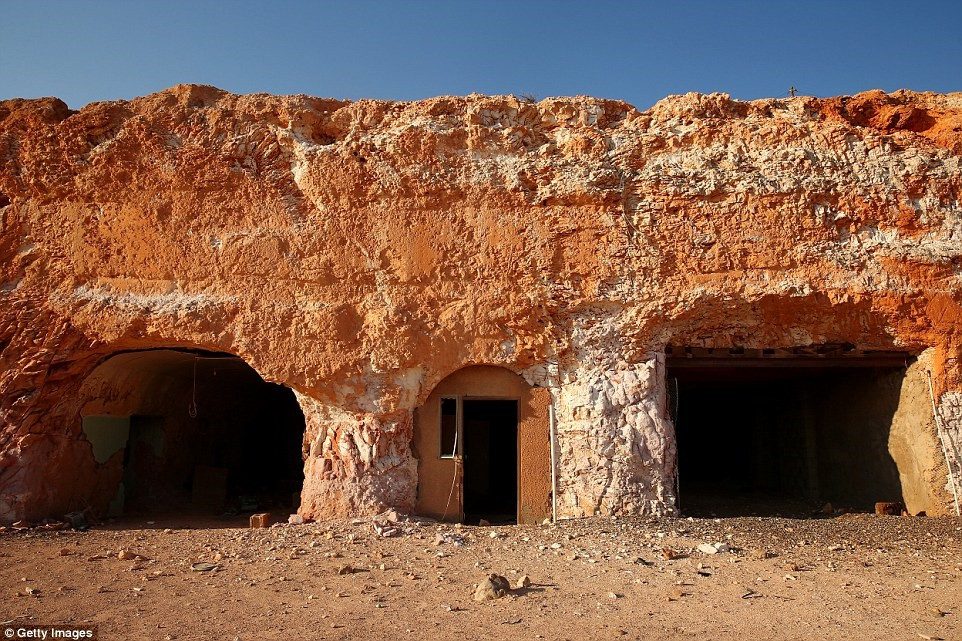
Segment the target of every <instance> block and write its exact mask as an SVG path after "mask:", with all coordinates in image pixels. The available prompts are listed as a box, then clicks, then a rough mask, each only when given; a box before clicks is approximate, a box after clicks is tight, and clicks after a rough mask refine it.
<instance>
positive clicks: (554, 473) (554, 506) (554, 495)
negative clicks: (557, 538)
mask: <svg viewBox="0 0 962 641" xmlns="http://www.w3.org/2000/svg"><path fill="white" fill-rule="evenodd" d="M548 434H549V438H550V440H551V522H552V523H557V522H558V470H557V467H556V466H557V445H556V444H555V441H556V438H557V435H556V430H555V415H554V394H553V393H552V391H551V390H550V389H549V390H548Z"/></svg>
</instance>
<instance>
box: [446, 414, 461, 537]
mask: <svg viewBox="0 0 962 641" xmlns="http://www.w3.org/2000/svg"><path fill="white" fill-rule="evenodd" d="M460 404H461V399H460V398H459V399H458V405H460ZM455 416H457V414H456V415H455ZM457 428H458V421H457V420H456V421H455V429H454V447H453V448H452V450H451V458H452V459H453V460H454V476H453V477H452V478H451V491H450V492H448V502H447V503H445V504H444V514H442V515H441V522H442V523H443V522H444V519H446V518H447V516H448V508H449V507H451V499H452V498H453V497H454V488H455V487H456V486H457V484H458V465H459V464H460V461H459V460H458V432H460V430H459V429H457Z"/></svg>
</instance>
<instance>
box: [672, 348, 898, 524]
mask: <svg viewBox="0 0 962 641" xmlns="http://www.w3.org/2000/svg"><path fill="white" fill-rule="evenodd" d="M911 360H912V357H911V355H909V354H905V353H898V352H872V353H860V352H856V351H855V350H854V349H852V348H850V347H848V348H846V347H842V348H835V349H831V348H827V347H826V348H820V349H812V350H804V351H802V350H757V351H748V350H731V351H729V350H713V349H701V350H699V349H693V348H688V349H682V350H678V349H670V350H668V358H667V377H668V380H667V383H668V403H669V412H670V414H671V415H672V418H673V422H674V424H675V431H676V436H677V446H678V447H677V451H678V500H679V508H680V510H681V512H682V513H683V514H685V515H689V516H776V515H781V516H802V515H810V514H812V513H813V511H817V510H818V509H819V508H820V507H821V506H824V505H825V504H826V503H831V504H832V506H833V508H844V509H848V510H856V511H862V510H871V509H872V508H873V506H874V504H875V502H877V501H901V500H902V498H903V491H902V483H903V482H904V481H905V479H900V473H899V469H898V466H897V465H896V462H895V460H894V459H893V456H892V453H891V451H890V440H893V439H892V438H891V436H892V432H893V425H894V424H895V416H896V413H897V410H898V409H899V404H900V398H901V396H902V382H903V379H904V377H905V375H906V371H907V369H906V368H907V366H908V365H909V364H910V362H911Z"/></svg>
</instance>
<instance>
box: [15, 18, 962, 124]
mask: <svg viewBox="0 0 962 641" xmlns="http://www.w3.org/2000/svg"><path fill="white" fill-rule="evenodd" d="M0 8H2V15H3V18H4V26H3V28H2V29H0V98H11V97H37V96H49V95H55V96H59V97H61V98H63V99H64V100H65V101H66V102H67V103H68V104H69V105H70V106H71V107H75V108H76V107H80V106H82V105H84V104H86V103H88V102H91V101H95V100H107V99H115V98H131V97H134V96H138V95H143V94H147V93H150V92H153V91H158V90H160V89H163V88H165V87H169V86H171V85H174V84H177V83H182V82H195V83H204V84H213V85H217V86H218V87H221V88H224V89H228V90H230V91H234V92H239V93H248V92H258V91H264V92H270V93H306V94H312V95H317V96H330V97H336V98H362V97H367V98H387V99H402V100H408V99H416V98H423V97H428V96H435V95H441V94H465V93H471V92H480V93H515V94H531V95H534V96H537V97H539V98H541V97H545V96H557V95H573V94H590V95H595V96H603V97H608V98H619V99H623V100H627V101H628V102H631V103H632V104H634V105H636V106H637V107H639V108H642V109H644V108H646V107H648V106H650V105H651V104H652V103H654V102H655V101H657V100H658V99H659V98H661V97H663V96H665V95H667V94H671V93H684V92H686V91H702V92H709V91H724V92H727V93H730V94H732V95H733V96H735V97H737V98H758V97H765V96H781V95H785V93H786V91H787V90H788V87H789V86H790V85H794V86H795V87H797V88H798V89H799V90H800V91H801V92H802V93H805V94H810V95H820V96H824V95H835V94H850V93H855V92H858V91H862V90H866V89H872V88H882V89H885V90H895V89H899V88H909V89H916V90H930V91H959V90H962V0H954V1H944V2H928V3H926V2H918V3H916V2H912V1H906V0H903V1H901V2H887V1H884V0H878V1H875V2H867V1H866V2H861V1H846V0H835V1H833V2H829V1H824V2H819V1H811V0H809V1H805V0H769V1H768V2H762V1H757V2H748V1H744V2H736V1H733V2H725V1H723V0H716V1H714V2H709V1H705V2H700V1H692V2H670V1H668V0H665V1H663V2H635V3H632V2H628V1H627V0H622V1H616V2H605V1H585V0H582V1H581V2H567V1H564V0H556V1H554V2H547V1H538V2H535V1H532V2H522V1H521V0H516V1H514V2H509V1H506V0H505V1H501V0H487V1H485V2H466V1H465V2H459V1H457V0H448V1H446V2H444V1H436V2H435V1H423V2H415V1H409V2H390V1H388V0H382V1H381V2H367V1H363V0H355V1H353V2H336V1H333V0H332V1H330V2H288V1H283V0H280V1H267V0H262V1H258V2H248V1H246V0H245V1H236V2H226V1H225V2H213V1H203V0H194V1H193V2H182V1H179V0H170V1H167V2H147V1H143V0H129V1H127V2H106V1H105V2H84V1H81V0H69V1H62V2H51V1H43V0H28V1H20V0H4V1H3V2H0Z"/></svg>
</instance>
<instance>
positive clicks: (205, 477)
mask: <svg viewBox="0 0 962 641" xmlns="http://www.w3.org/2000/svg"><path fill="white" fill-rule="evenodd" d="M81 394H83V395H84V396H85V397H86V398H87V399H88V400H87V401H86V404H87V407H89V408H91V411H90V413H89V414H88V413H87V412H82V426H83V431H84V434H85V436H86V438H87V440H88V441H90V443H91V446H92V451H93V454H94V456H95V459H96V461H97V463H98V464H99V465H98V474H100V475H101V477H102V481H101V486H102V487H103V491H104V492H105V493H110V501H109V507H107V509H106V510H105V514H106V515H109V516H152V517H155V516H164V515H167V514H178V515H180V514H188V513H189V514H192V515H195V516H233V515H240V514H244V513H251V512H255V511H267V510H276V511H278V512H280V511H282V510H291V511H293V510H296V509H297V507H298V506H299V501H300V491H301V486H302V485H303V479H304V463H303V458H302V449H303V438H304V415H303V413H302V412H301V409H300V406H299V404H298V402H297V398H296V396H295V394H294V392H293V390H291V389H290V388H287V387H285V386H283V385H277V384H274V383H269V382H267V381H265V380H264V379H263V378H261V377H260V375H259V374H258V373H257V372H256V371H255V370H254V369H253V368H252V367H250V366H249V365H248V364H247V363H245V362H244V361H243V360H242V359H240V358H237V357H234V356H231V355H226V354H224V355H221V354H215V353H210V352H187V351H180V350H148V351H139V352H127V353H123V354H119V355H116V356H113V357H111V358H110V359H108V360H106V361H105V362H104V363H103V364H101V365H100V366H99V367H98V368H97V369H95V370H94V371H93V372H92V373H91V375H90V376H89V377H88V379H87V381H85V383H84V388H83V389H82V390H81Z"/></svg>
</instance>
